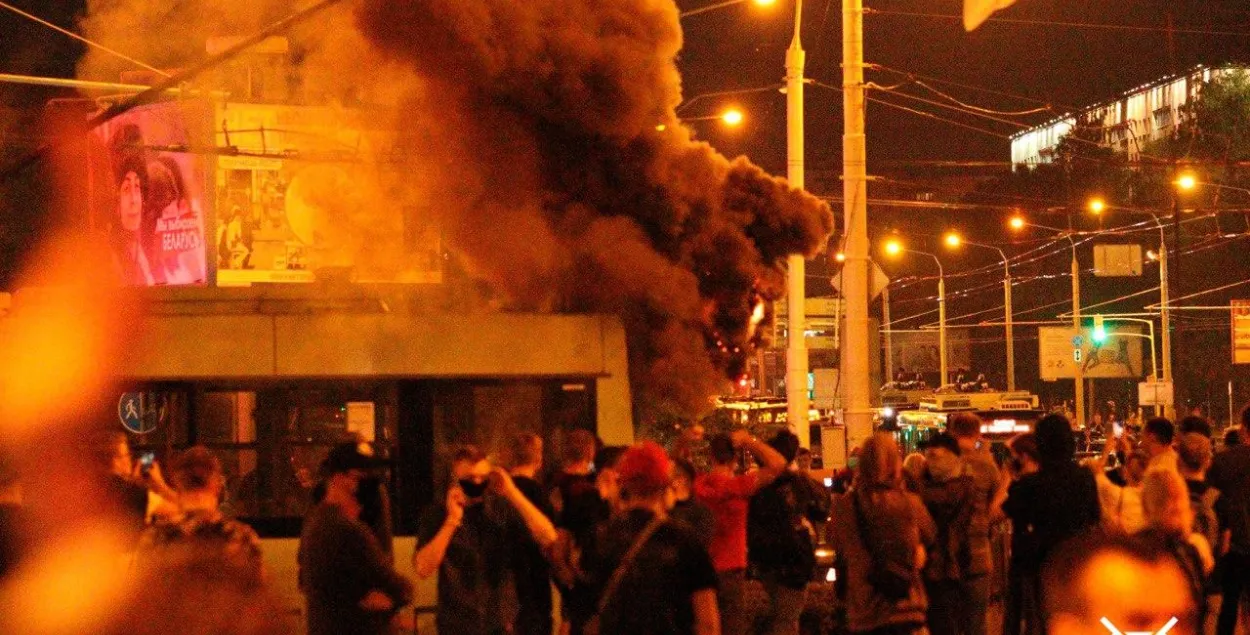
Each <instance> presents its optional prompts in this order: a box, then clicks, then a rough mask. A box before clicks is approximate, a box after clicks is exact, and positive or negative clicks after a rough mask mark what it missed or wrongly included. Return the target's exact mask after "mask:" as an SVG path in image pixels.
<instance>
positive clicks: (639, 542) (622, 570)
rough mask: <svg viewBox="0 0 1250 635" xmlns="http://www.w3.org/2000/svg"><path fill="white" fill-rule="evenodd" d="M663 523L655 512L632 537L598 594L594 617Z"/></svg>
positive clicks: (601, 609)
mask: <svg viewBox="0 0 1250 635" xmlns="http://www.w3.org/2000/svg"><path fill="white" fill-rule="evenodd" d="M663 524H664V519H663V518H661V517H660V515H659V514H656V515H655V516H654V517H652V518H651V522H648V523H647V526H646V527H644V528H643V530H642V533H640V534H638V537H637V538H635V539H634V544H632V545H630V546H629V551H626V552H625V556H624V557H622V558H621V563H620V564H618V565H616V570H614V571H613V572H612V577H611V578H608V583H607V585H606V586H604V587H603V595H601V596H599V607H598V608H597V609H596V610H595V618H598V617H599V615H600V614H601V613H603V611H604V609H606V608H608V602H611V601H612V596H613V595H616V589H617V588H618V587H620V586H621V581H622V580H624V579H625V574H626V573H628V572H629V569H630V568H631V567H632V566H633V564H634V560H635V559H636V558H637V557H638V553H639V552H640V551H642V548H643V547H645V546H646V545H647V541H648V540H651V536H652V535H653V534H655V532H656V530H658V529H659V528H660V527H661V526H662V525H663Z"/></svg>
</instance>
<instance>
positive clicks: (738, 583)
mask: <svg viewBox="0 0 1250 635" xmlns="http://www.w3.org/2000/svg"><path fill="white" fill-rule="evenodd" d="M708 445H709V450H710V452H711V454H712V471H711V472H709V473H707V474H704V475H702V476H700V477H699V478H698V479H697V480H696V481H695V486H694V494H695V497H696V498H697V499H698V500H699V502H700V503H703V504H704V505H707V506H708V508H710V509H711V510H712V517H713V518H714V520H715V525H714V530H713V532H712V542H711V544H710V545H709V546H708V552H709V554H710V555H711V556H712V564H713V565H714V566H715V568H716V575H717V578H718V584H719V587H720V588H719V593H718V594H717V603H718V604H719V605H720V616H721V633H722V634H723V635H742V634H743V633H745V632H746V619H745V617H746V610H745V606H744V597H743V596H744V593H745V586H746V567H747V504H748V503H749V502H750V499H751V496H752V495H754V494H755V492H757V491H759V489H760V488H761V487H763V486H765V485H767V484H769V483H771V482H772V481H773V479H775V478H777V477H778V476H780V475H781V474H782V472H784V471H785V469H786V460H785V459H784V458H783V457H782V456H781V454H779V453H778V452H777V451H776V450H774V449H772V448H770V447H768V445H766V444H765V443H763V442H762V441H760V440H759V439H756V438H754V437H752V436H751V435H750V434H748V433H747V432H746V431H745V430H735V431H733V432H732V433H730V434H718V435H716V436H713V437H712V438H711V440H710V441H709V443H708ZM741 449H746V450H747V451H749V452H750V453H751V454H752V455H753V456H755V458H756V460H758V461H759V463H760V465H761V467H760V469H758V470H755V471H751V472H746V473H744V474H737V473H736V471H735V468H736V467H737V463H738V451H739V450H741Z"/></svg>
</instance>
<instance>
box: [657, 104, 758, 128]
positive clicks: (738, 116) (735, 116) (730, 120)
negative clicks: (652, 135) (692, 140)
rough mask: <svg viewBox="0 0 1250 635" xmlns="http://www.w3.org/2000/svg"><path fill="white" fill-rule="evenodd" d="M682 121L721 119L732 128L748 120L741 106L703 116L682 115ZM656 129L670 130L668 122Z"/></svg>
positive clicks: (720, 120)
mask: <svg viewBox="0 0 1250 635" xmlns="http://www.w3.org/2000/svg"><path fill="white" fill-rule="evenodd" d="M680 121H681V122H682V123H691V122H694V121H719V122H721V123H723V124H725V125H726V126H728V127H730V128H737V127H738V126H741V125H742V122H743V121H746V114H744V113H743V112H742V110H741V109H739V108H736V107H731V108H727V109H725V110H724V111H723V112H721V113H720V114H719V115H706V116H703V117H682V118H681V120H680ZM655 129H656V131H657V132H664V131H665V130H668V126H667V125H666V124H659V125H657V126H656V127H655Z"/></svg>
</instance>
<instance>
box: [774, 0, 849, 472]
mask: <svg viewBox="0 0 1250 635" xmlns="http://www.w3.org/2000/svg"><path fill="white" fill-rule="evenodd" d="M802 24H803V0H795V3H794V39H793V40H791V41H790V48H789V49H787V50H786V165H787V170H786V178H787V179H789V181H790V186H791V187H796V188H799V189H803V187H804V149H803V121H804V115H803V67H804V64H805V62H806V57H807V54H806V53H805V52H804V51H803V45H802V42H801V41H800V38H799V36H800V32H801V29H802ZM786 264H787V265H788V267H787V271H786V301H787V303H788V304H787V309H788V317H787V318H786V319H787V320H788V323H789V337H787V338H786V418H787V420H788V421H789V422H790V425H791V426H793V427H794V433H795V434H797V435H798V437H799V444H800V445H802V447H805V448H806V447H810V446H811V433H810V428H809V423H808V421H807V414H808V410H809V399H808V394H807V365H808V362H807V342H806V340H805V339H804V330H805V328H806V321H807V316H806V315H805V314H804V312H805V311H806V309H807V307H806V303H807V286H806V285H807V262H806V261H805V260H804V259H803V256H802V255H801V254H800V255H793V256H790V257H789V258H787V259H786ZM848 264H849V263H848ZM843 377H845V375H844V376H843Z"/></svg>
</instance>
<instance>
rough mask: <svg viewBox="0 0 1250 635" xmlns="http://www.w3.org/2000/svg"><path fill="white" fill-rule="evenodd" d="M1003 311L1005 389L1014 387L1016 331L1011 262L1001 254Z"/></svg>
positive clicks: (1013, 388)
mask: <svg viewBox="0 0 1250 635" xmlns="http://www.w3.org/2000/svg"><path fill="white" fill-rule="evenodd" d="M1003 313H1005V314H1006V317H1007V320H1006V326H1005V329H1006V331H1007V333H1006V335H1007V390H1015V389H1016V332H1015V328H1014V326H1013V324H1012V313H1013V311H1012V310H1011V264H1010V263H1008V262H1007V256H1006V254H1004V255H1003Z"/></svg>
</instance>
